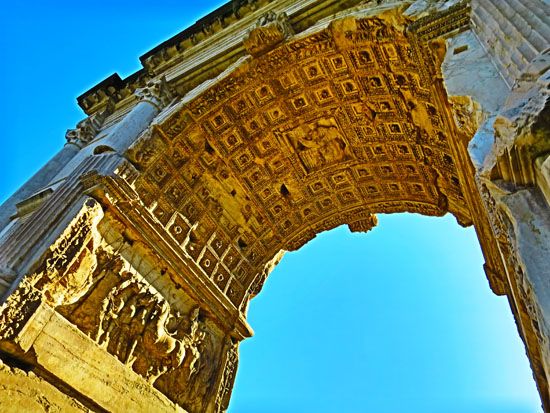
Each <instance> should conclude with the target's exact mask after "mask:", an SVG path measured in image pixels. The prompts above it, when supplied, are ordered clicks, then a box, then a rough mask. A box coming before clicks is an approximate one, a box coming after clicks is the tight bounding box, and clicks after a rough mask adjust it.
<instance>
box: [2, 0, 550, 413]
mask: <svg viewBox="0 0 550 413" xmlns="http://www.w3.org/2000/svg"><path fill="white" fill-rule="evenodd" d="M532 1H534V2H535V1H536V0H532ZM239 4H240V3H239ZM537 4H538V3H537ZM537 7H541V8H544V7H545V6H544V5H542V4H538V6H537ZM220 10H221V11H220V13H221V14H220V15H219V16H217V18H216V19H212V21H211V22H210V23H208V24H206V23H205V25H204V26H203V28H202V29H201V30H195V29H194V30H195V31H194V32H193V33H192V34H189V33H187V34H185V36H182V37H176V38H175V39H172V40H170V41H168V42H167V43H164V44H163V45H162V46H161V47H160V49H159V48H157V49H154V50H153V51H152V52H150V53H149V54H147V55H145V57H144V58H143V59H142V62H143V64H144V66H145V68H146V69H147V70H144V71H142V72H138V73H137V74H136V75H134V76H133V77H130V78H129V79H126V80H124V81H123V80H121V79H120V78H117V77H116V76H114V77H111V78H109V79H106V80H105V81H104V82H102V83H101V84H100V85H98V86H97V87H96V88H93V89H92V90H91V91H89V92H87V93H86V94H85V95H83V96H82V97H81V98H79V103H80V104H81V106H82V107H83V108H85V110H86V111H87V113H88V114H89V115H90V117H89V118H87V119H85V120H83V121H82V122H80V123H79V124H78V125H77V128H76V129H74V130H71V131H70V132H69V133H68V136H67V139H68V140H69V143H70V147H72V148H77V146H78V148H80V150H79V152H78V153H77V154H71V160H70V162H67V164H66V165H65V167H64V168H59V165H57V164H58V160H56V161H55V165H54V166H55V167H54V166H52V168H50V169H51V170H50V169H48V171H47V173H46V172H45V175H47V179H43V180H38V181H37V182H40V185H38V187H37V186H36V185H35V183H36V182H35V183H32V185H30V186H29V187H28V188H27V190H24V191H23V192H21V193H20V194H19V195H17V196H16V197H15V198H14V200H15V201H13V202H12V201H10V202H9V203H8V204H9V205H8V207H9V210H10V211H11V210H13V209H14V208H15V206H16V205H17V208H16V211H17V215H16V216H14V217H13V220H12V222H11V223H10V224H9V225H8V227H7V228H6V230H4V231H3V232H1V233H0V249H1V252H2V254H1V255H0V291H6V292H7V294H6V296H5V297H4V301H3V302H2V305H1V307H0V359H3V360H6V362H8V361H9V362H10V363H12V364H14V365H15V364H17V363H19V364H20V365H24V366H27V367H28V368H29V369H32V370H33V371H34V374H36V375H37V376H36V377H34V376H28V375H26V376H25V375H23V374H22V373H14V371H15V370H14V371H12V370H2V371H0V375H3V376H6V377H7V378H6V383H8V384H6V385H5V389H7V390H6V392H4V393H0V403H4V404H5V403H10V399H9V395H10V394H11V393H10V392H11V391H12V390H10V389H12V388H13V386H15V385H16V384H17V383H19V381H17V380H19V379H20V378H21V380H22V381H21V382H23V381H25V382H28V383H31V382H32V383H34V384H35V385H36V387H35V388H36V392H38V391H41V392H43V394H44V396H43V397H42V398H41V397H39V396H38V395H37V394H38V393H36V392H34V391H30V390H29V391H26V392H22V393H19V394H20V396H18V397H19V398H18V399H16V400H15V399H14V400H13V403H12V404H10V406H29V407H28V408H29V409H35V408H36V409H40V408H42V407H41V406H46V404H47V403H49V406H52V408H55V406H59V408H60V409H63V410H69V408H74V409H79V408H84V407H82V406H85V407H86V408H90V409H92V410H108V411H151V410H154V411H165V410H166V411H182V412H183V411H188V412H190V413H194V412H222V411H225V409H226V408H227V406H228V403H229V398H230V395H231V388H232V386H233V382H234V379H235V373H236V368H237V365H238V343H239V342H240V341H241V340H243V339H244V338H247V337H250V336H251V335H252V330H251V328H250V327H249V326H248V324H247V322H246V312H247V308H248V303H249V301H250V299H251V298H253V297H254V296H255V295H256V294H258V293H259V292H260V290H261V288H262V286H263V283H264V281H265V280H266V278H267V276H268V275H269V273H270V271H271V270H272V269H273V267H274V266H275V265H276V264H277V263H278V262H279V260H280V258H281V256H282V254H283V253H284V251H289V250H297V249H299V248H300V247H301V246H303V245H304V244H305V243H307V242H308V241H309V240H311V239H312V238H313V237H315V236H316V234H317V233H319V232H321V231H325V230H329V229H331V228H334V227H336V226H339V225H342V224H347V225H348V226H349V228H350V230H351V231H362V232H367V231H369V230H370V229H372V228H373V227H374V226H375V225H376V223H377V219H376V214H377V213H394V212H415V213H421V214H425V215H435V216H440V215H443V214H446V213H447V212H450V213H452V214H454V215H455V217H456V218H457V221H458V222H459V223H460V224H461V225H472V224H473V225H474V226H475V228H476V231H477V234H478V238H479V241H480V244H481V247H482V251H483V254H484V257H485V260H486V263H485V266H484V268H485V271H486V274H487V277H488V280H489V284H490V285H491V288H492V289H493V291H494V292H495V293H496V294H499V295H507V296H508V299H509V300H510V303H511V308H512V311H513V313H514V316H515V317H516V320H517V323H518V327H519V328H518V329H519V332H520V335H521V336H522V338H523V340H524V341H525V344H526V349H527V353H528V355H529V358H530V360H531V364H532V367H533V371H534V375H535V378H536V380H537V384H538V386H539V390H540V393H541V398H542V402H543V405H544V407H545V409H547V411H548V409H549V408H550V394H549V387H548V378H549V373H550V368H549V366H550V358H549V355H550V345H549V343H550V340H549V334H550V328H549V324H548V313H549V311H550V307H549V305H550V304H549V303H550V285H549V280H550V274H548V268H550V265H548V264H549V263H548V257H549V256H550V251H548V247H549V245H550V240H549V239H548V237H549V234H550V223H549V222H548V217H549V216H550V214H548V203H547V200H548V199H549V193H550V191H549V187H550V185H549V181H550V177H549V172H548V171H549V166H548V165H549V161H548V152H549V151H550V148H549V147H548V142H549V139H548V137H549V136H550V135H549V133H548V132H549V131H548V125H549V124H550V122H548V67H549V66H550V65H549V64H548V60H547V55H545V54H544V53H542V51H539V52H537V53H538V54H534V55H533V56H531V55H530V54H529V53H530V52H529V50H528V49H525V48H522V49H521V50H520V51H519V52H518V53H520V54H521V56H522V57H521V58H522V59H524V60H525V59H527V60H529V59H531V60H529V61H525V62H524V61H523V60H522V62H523V63H521V62H520V63H521V64H519V63H518V61H515V62H516V63H517V64H516V65H515V66H514V67H512V66H506V70H505V71H503V70H504V69H503V67H504V66H503V65H504V64H505V60H506V59H511V60H514V59H516V58H517V56H515V52H514V51H512V52H510V53H508V54H507V55H504V56H502V59H501V58H500V57H498V56H497V57H498V59H497V57H496V56H495V54H494V53H493V51H492V50H488V49H487V47H488V46H490V45H492V44H493V43H492V41H493V40H492V39H493V38H494V37H495V36H496V37H498V42H502V39H501V38H500V37H499V36H500V33H501V30H503V31H504V32H506V33H507V34H508V35H514V36H527V34H526V33H527V31H526V30H525V28H526V26H525V25H523V26H521V25H518V22H516V21H514V22H511V21H508V20H506V19H512V18H514V16H515V17H518V16H524V14H525V10H524V9H523V8H522V7H521V5H520V4H518V2H515V1H514V2H510V5H508V4H507V5H504V6H502V5H499V4H496V3H495V1H494V0H484V1H481V0H479V1H478V0H472V2H464V1H462V2H458V1H446V2H437V1H416V2H391V1H384V2H380V1H376V2H375V1H367V2H359V1H351V0H350V1H346V2H331V1H329V0H301V1H291V0H285V1H284V2H269V1H264V0H257V1H250V2H245V3H243V4H240V6H239V7H235V8H233V9H232V11H229V9H220ZM512 11H513V13H512ZM237 12H238V13H237ZM484 13H489V14H490V16H491V18H492V19H493V20H494V21H493V20H490V19H489V20H487V22H488V23H487V27H482V26H480V24H481V22H482V20H480V16H483V15H484ZM472 15H473V20H471V18H470V17H471V16H472ZM524 17H525V16H524ZM207 20H208V19H207ZM208 21H210V20H208ZM472 21H473V24H474V26H475V27H474V29H475V30H474V31H472V30H470V23H472ZM494 22H503V23H506V24H503V27H502V29H500V28H497V27H496V26H495V24H494ZM527 22H528V26H529V27H531V29H532V31H537V30H538V29H539V27H538V26H537V23H536V18H531V17H530V18H529V19H527ZM520 26H521V27H520ZM546 29H547V28H545V27H540V33H538V34H537V33H535V34H530V35H529V36H530V37H529V39H527V40H526V39H524V38H518V39H515V40H517V41H515V42H514V44H517V45H519V46H523V45H526V44H527V43H526V42H528V43H529V44H530V45H533V44H534V42H535V43H536V42H539V43H540V39H539V37H540V38H542V39H545V38H546V37H545V36H546V35H547V33H546V32H547V30H546ZM491 36H493V37H491ZM499 44H500V43H499ZM537 44H538V43H537ZM519 46H518V47H519ZM539 46H540V44H539V45H538V46H537V47H539ZM536 50H538V49H536ZM224 53H226V54H227V55H228V56H226V57H225V58H224ZM527 56H531V57H532V58H531V57H527ZM495 59H496V60H495ZM499 59H500V60H499ZM516 60H517V59H516ZM495 64H496V66H495ZM515 71H519V72H521V73H519V72H518V74H517V76H516V74H514V73H515ZM502 75H503V76H504V77H505V79H506V80H507V81H508V85H507V84H506V83H505V82H504V81H503V80H502V79H501V78H500V76H502ZM510 76H512V77H513V76H515V77H514V78H513V80H514V84H515V85H516V87H515V88H514V89H513V90H512V91H510V89H509V88H508V86H509V85H510V79H511V77H510ZM472 136H473V137H474V138H473V140H472V141H471V142H470V139H471V138H472ZM468 151H469V152H468ZM73 155H74V156H73ZM64 156H65V155H64ZM64 159H65V158H64ZM68 160H69V157H68V155H67V161H68ZM54 175H55V176H54ZM52 179H53V181H55V184H54V185H49V184H52V183H53V181H52ZM41 185H42V187H40V186H41ZM31 187H32V190H33V192H36V191H38V193H36V194H31V193H29V191H30V189H29V188H31ZM545 197H546V198H545ZM10 213H11V212H10ZM8 215H9V214H4V215H1V217H2V219H4V218H6V219H5V220H6V222H7V221H8V220H9V219H10V218H9V216H8ZM14 377H17V379H15V378H14ZM10 383H13V384H10ZM34 384H33V385H34ZM10 386H12V387H10ZM56 389H58V390H56ZM72 399H74V400H75V401H74V403H72V404H71V400H72ZM17 403H19V404H17Z"/></svg>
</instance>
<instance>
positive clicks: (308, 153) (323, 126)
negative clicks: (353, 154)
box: [286, 118, 348, 172]
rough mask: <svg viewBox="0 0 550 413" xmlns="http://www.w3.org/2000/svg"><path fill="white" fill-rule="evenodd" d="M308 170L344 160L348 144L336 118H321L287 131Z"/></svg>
mask: <svg viewBox="0 0 550 413" xmlns="http://www.w3.org/2000/svg"><path fill="white" fill-rule="evenodd" d="M286 136H287V139H288V140H289V141H290V143H291V145H292V146H293V147H294V149H295V150H296V151H297V152H298V155H299V156H300V159H301V160H302V162H303V164H304V166H305V168H306V169H307V171H308V172H309V171H312V170H315V169H319V168H321V167H323V166H328V165H331V164H333V163H336V162H339V161H341V160H344V159H345V158H346V157H347V156H348V151H347V144H346V142H345V140H344V137H343V136H342V134H341V133H340V129H339V128H338V124H337V123H336V120H335V119H334V118H329V119H319V120H317V121H316V122H314V123H313V124H310V125H307V126H306V127H298V128H296V129H294V130H292V131H290V132H287V133H286Z"/></svg>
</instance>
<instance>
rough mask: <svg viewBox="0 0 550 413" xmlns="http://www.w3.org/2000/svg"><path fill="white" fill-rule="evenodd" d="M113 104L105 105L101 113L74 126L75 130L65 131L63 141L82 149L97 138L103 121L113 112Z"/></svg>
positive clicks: (111, 102)
mask: <svg viewBox="0 0 550 413" xmlns="http://www.w3.org/2000/svg"><path fill="white" fill-rule="evenodd" d="M114 109H115V104H114V102H113V101H112V100H110V101H109V102H108V103H107V107H106V108H105V110H103V111H102V112H96V113H94V114H93V115H91V116H88V117H87V118H86V119H83V120H81V121H80V122H78V123H77V124H76V128H74V129H67V132H66V133H65V139H66V140H67V143H71V144H73V145H76V146H78V147H79V148H83V147H84V146H86V145H87V144H89V143H90V142H91V141H92V140H94V138H95V137H96V136H97V134H98V132H99V131H100V130H101V127H102V126H103V123H104V122H105V119H107V117H108V116H109V115H111V114H112V113H113V112H114Z"/></svg>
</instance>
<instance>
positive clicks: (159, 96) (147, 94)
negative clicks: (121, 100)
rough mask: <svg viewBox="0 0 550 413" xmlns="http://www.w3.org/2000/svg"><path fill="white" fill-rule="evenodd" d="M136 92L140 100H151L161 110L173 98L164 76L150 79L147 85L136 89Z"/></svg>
mask: <svg viewBox="0 0 550 413" xmlns="http://www.w3.org/2000/svg"><path fill="white" fill-rule="evenodd" d="M134 93H135V95H136V96H137V98H138V100H139V101H140V102H141V101H144V102H149V103H151V104H152V105H154V106H156V107H157V108H158V109H159V110H160V109H162V108H163V107H164V106H167V105H168V103H170V101H171V100H172V98H173V95H172V93H171V92H170V88H169V86H168V83H167V82H166V79H165V78H164V77H162V78H160V79H154V80H150V81H149V82H148V83H147V85H146V86H145V87H142V88H140V89H136V91H135V92H134Z"/></svg>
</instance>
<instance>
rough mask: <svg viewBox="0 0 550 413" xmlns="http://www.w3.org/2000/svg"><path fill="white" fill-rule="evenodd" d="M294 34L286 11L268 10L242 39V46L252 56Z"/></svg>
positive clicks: (264, 51)
mask: <svg viewBox="0 0 550 413" xmlns="http://www.w3.org/2000/svg"><path fill="white" fill-rule="evenodd" d="M293 34H294V31H293V29H292V26H291V25H290V22H289V20H288V16H287V15H286V13H275V12H273V11H270V12H268V13H266V14H264V15H263V16H262V17H261V18H260V19H259V20H258V22H257V23H256V26H255V27H254V28H252V29H251V30H250V31H249V32H248V35H247V37H246V38H245V39H244V40H243V44H244V47H245V49H246V51H247V52H248V53H250V54H251V55H252V56H259V55H261V54H263V53H266V52H268V51H269V50H271V49H273V48H274V47H275V46H277V45H278V44H279V43H281V42H282V41H283V40H285V39H288V38H289V37H290V36H292V35H293Z"/></svg>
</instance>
